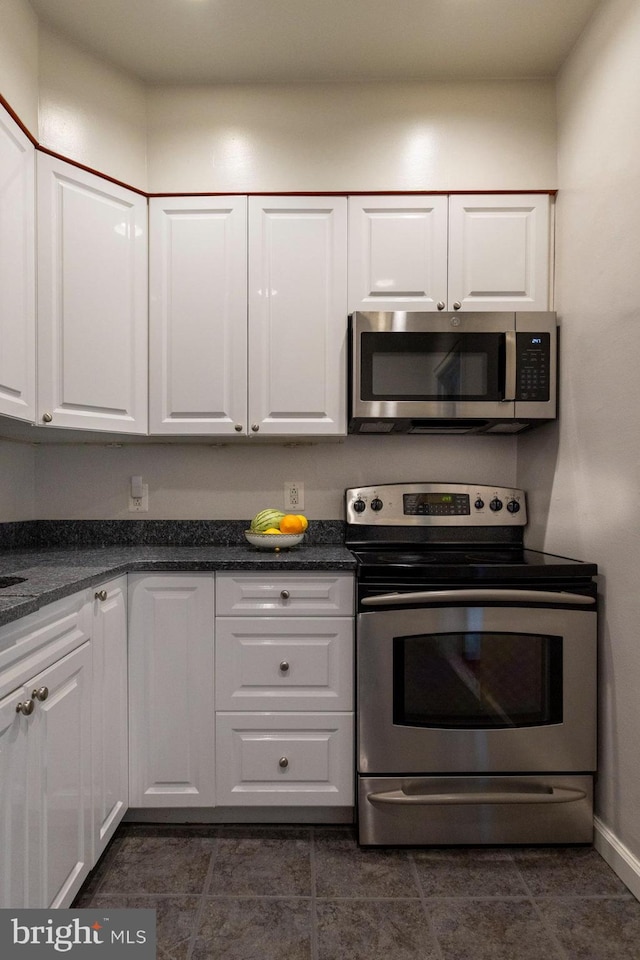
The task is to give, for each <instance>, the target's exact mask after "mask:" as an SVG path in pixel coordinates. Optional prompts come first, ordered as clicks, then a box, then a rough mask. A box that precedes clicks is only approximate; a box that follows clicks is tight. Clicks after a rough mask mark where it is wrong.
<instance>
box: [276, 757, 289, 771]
mask: <svg viewBox="0 0 640 960" xmlns="http://www.w3.org/2000/svg"><path fill="white" fill-rule="evenodd" d="M278 765H279V766H280V767H282V769H283V770H286V768H287V767H288V766H289V761H288V760H287V758H286V757H280V759H279V760H278Z"/></svg>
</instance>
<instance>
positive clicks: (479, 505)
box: [474, 497, 484, 510]
mask: <svg viewBox="0 0 640 960" xmlns="http://www.w3.org/2000/svg"><path fill="white" fill-rule="evenodd" d="M474 507H475V508H476V510H482V508H483V507H484V500H482V499H481V498H480V497H478V499H477V500H476V502H475V503H474Z"/></svg>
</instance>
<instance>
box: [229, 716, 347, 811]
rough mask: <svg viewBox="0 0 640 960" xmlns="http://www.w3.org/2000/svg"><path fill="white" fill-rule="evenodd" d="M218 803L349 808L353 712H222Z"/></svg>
mask: <svg viewBox="0 0 640 960" xmlns="http://www.w3.org/2000/svg"><path fill="white" fill-rule="evenodd" d="M216 756H217V764H216V803H217V804H218V805H220V806H279V807H280V806H296V807H300V806H319V805H320V806H351V805H352V804H353V776H354V774H353V771H354V762H353V715H352V714H349V713H323V714H304V713H279V714H278V713H218V714H217V717H216Z"/></svg>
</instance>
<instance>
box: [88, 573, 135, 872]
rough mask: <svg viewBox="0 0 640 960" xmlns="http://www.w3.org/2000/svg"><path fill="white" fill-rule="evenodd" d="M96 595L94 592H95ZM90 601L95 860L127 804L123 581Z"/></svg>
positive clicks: (127, 746)
mask: <svg viewBox="0 0 640 960" xmlns="http://www.w3.org/2000/svg"><path fill="white" fill-rule="evenodd" d="M94 592H95V593H96V594H97V592H98V591H94ZM104 592H106V594H107V596H106V599H105V600H101V599H100V598H99V597H97V596H96V597H95V598H94V601H93V625H94V632H93V685H94V693H93V698H92V722H93V727H92V744H93V755H92V769H93V817H94V823H93V842H94V851H93V859H94V861H96V860H97V859H98V858H99V857H100V856H101V854H102V853H103V852H104V850H105V848H106V846H107V843H108V841H109V840H110V838H111V837H112V836H113V833H114V832H115V829H116V827H117V825H118V823H119V822H120V820H121V819H122V817H123V816H124V814H125V812H126V809H127V805H128V802H129V729H128V706H127V703H128V688H127V609H126V578H122V579H121V580H118V581H115V582H113V583H110V584H108V585H107V587H106V588H104Z"/></svg>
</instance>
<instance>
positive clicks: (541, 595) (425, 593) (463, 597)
mask: <svg viewBox="0 0 640 960" xmlns="http://www.w3.org/2000/svg"><path fill="white" fill-rule="evenodd" d="M448 601H453V602H454V603H456V602H457V603H475V602H478V603H483V602H485V601H486V602H489V601H496V602H504V603H556V604H558V605H560V604H564V605H565V606H572V607H589V606H594V605H595V602H596V601H595V597H586V596H583V595H582V594H581V593H565V592H564V591H563V590H511V589H500V588H494V587H473V588H471V589H468V590H467V589H464V588H462V589H461V590H455V589H454V590H420V591H418V592H416V593H385V594H379V595H378V596H377V597H363V599H362V606H363V607H382V606H400V605H401V604H403V603H422V604H424V605H425V606H428V604H429V603H443V602H448Z"/></svg>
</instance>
